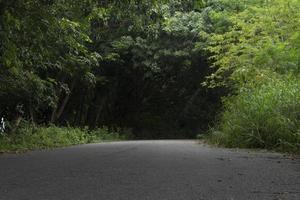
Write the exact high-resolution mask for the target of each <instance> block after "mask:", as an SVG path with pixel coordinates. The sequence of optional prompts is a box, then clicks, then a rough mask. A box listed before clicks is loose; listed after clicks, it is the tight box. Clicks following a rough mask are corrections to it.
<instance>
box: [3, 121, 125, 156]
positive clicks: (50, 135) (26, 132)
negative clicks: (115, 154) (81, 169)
mask: <svg viewBox="0 0 300 200" xmlns="http://www.w3.org/2000/svg"><path fill="white" fill-rule="evenodd" d="M127 138H128V137H127V136H126V135H121V134H119V133H112V132H110V131H109V130H108V129H106V128H102V129H97V130H93V131H88V130H83V129H80V128H72V127H56V126H50V127H33V126H31V125H28V124H26V125H22V126H21V127H20V128H19V129H18V130H17V131H16V132H15V133H11V134H5V135H0V152H2V153H3V152H20V151H21V152H22V151H27V150H35V149H49V148H56V147H65V146H70V145H76V144H86V143H95V142H101V141H114V140H125V139H127Z"/></svg>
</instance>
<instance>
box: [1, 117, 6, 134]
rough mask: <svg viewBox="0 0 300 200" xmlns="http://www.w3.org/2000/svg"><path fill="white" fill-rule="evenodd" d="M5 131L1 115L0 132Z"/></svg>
mask: <svg viewBox="0 0 300 200" xmlns="http://www.w3.org/2000/svg"><path fill="white" fill-rule="evenodd" d="M4 131H5V122H4V118H3V117H1V123H0V133H1V134H3V133H4Z"/></svg>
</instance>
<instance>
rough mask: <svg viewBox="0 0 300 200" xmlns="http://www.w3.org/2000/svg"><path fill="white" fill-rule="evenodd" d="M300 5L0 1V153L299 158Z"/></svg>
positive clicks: (264, 0) (257, 0)
mask: <svg viewBox="0 0 300 200" xmlns="http://www.w3.org/2000/svg"><path fill="white" fill-rule="evenodd" d="M299 10H300V1H298V0H290V1H285V0H273V1H268V0H243V1H241V0H151V1H150V0H122V1H114V0H81V1H74V0H0V117H3V118H4V120H5V125H6V128H5V131H4V133H3V134H2V135H0V151H7V150H9V149H11V150H18V149H22V148H24V149H34V148H40V147H43V146H60V145H66V144H67V145H69V144H77V143H87V142H94V141H97V140H99V139H101V140H102V139H109V140H113V139H159V138H196V137H201V138H202V137H204V138H205V139H206V140H207V141H208V142H210V143H213V144H216V145H221V146H225V147H240V148H266V149H271V150H278V151H284V152H298V153H299V152H300V81H299V80H300V79H299V72H300V26H299V21H300V13H299Z"/></svg>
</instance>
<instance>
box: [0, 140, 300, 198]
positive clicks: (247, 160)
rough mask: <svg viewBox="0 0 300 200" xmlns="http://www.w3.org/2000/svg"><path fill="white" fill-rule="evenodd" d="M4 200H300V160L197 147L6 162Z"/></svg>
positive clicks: (121, 147) (0, 164)
mask: <svg viewBox="0 0 300 200" xmlns="http://www.w3.org/2000/svg"><path fill="white" fill-rule="evenodd" d="M0 199H1V200H94V199H95V200H202V199H203V200H248V199H249V200H255V199H257V200H269V199H270V200H285V199H288V200H299V199H300V159H299V158H296V159H291V158H288V157H285V156H283V155H281V154H272V153H262V152H253V151H252V152H250V153H249V152H247V151H245V150H236V151H235V150H225V149H217V148H212V147H208V146H206V145H203V144H198V143H197V142H196V141H191V140H160V141H127V142H111V143H101V144H90V145H82V146H76V147H70V148H64V149H57V150H52V151H50V150H49V151H48V150H47V151H34V152H29V153H25V154H20V155H13V154H5V155H0Z"/></svg>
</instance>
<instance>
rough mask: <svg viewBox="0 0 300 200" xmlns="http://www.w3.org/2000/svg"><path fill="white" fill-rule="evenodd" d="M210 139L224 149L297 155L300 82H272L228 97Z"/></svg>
mask: <svg viewBox="0 0 300 200" xmlns="http://www.w3.org/2000/svg"><path fill="white" fill-rule="evenodd" d="M210 139H211V141H212V142H213V143H217V144H221V145H225V146H226V147H241V148H267V149H274V150H279V151H285V152H286V151H289V152H300V81H299V80H297V79H295V78H291V77H288V78H287V77H284V78H281V79H272V80H268V81H267V82H266V83H264V84H259V85H255V86H253V85H252V86H249V87H244V88H243V89H241V90H240V92H239V94H238V95H236V96H232V97H228V98H227V99H226V100H225V112H224V114H223V115H222V117H221V122H220V124H219V127H218V131H212V136H211V138H210Z"/></svg>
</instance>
